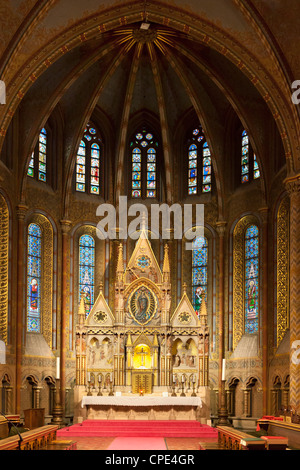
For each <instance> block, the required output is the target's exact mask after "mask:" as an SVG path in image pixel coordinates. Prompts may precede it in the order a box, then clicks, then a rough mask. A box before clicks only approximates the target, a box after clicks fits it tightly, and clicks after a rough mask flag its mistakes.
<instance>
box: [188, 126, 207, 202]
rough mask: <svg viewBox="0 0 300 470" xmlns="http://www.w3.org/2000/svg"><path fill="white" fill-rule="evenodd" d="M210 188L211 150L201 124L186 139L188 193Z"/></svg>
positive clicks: (203, 191)
mask: <svg viewBox="0 0 300 470" xmlns="http://www.w3.org/2000/svg"><path fill="white" fill-rule="evenodd" d="M211 190H212V162H211V152H210V149H209V146H208V143H207V142H206V140H205V136H204V133H203V130H202V127H201V126H198V127H197V128H195V129H193V131H192V135H191V136H190V137H189V139H188V194H189V195H195V194H200V193H210V192H211Z"/></svg>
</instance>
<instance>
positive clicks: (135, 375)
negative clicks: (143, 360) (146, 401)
mask: <svg viewBox="0 0 300 470" xmlns="http://www.w3.org/2000/svg"><path fill="white" fill-rule="evenodd" d="M131 383H132V393H138V394H143V395H144V394H146V393H152V370H133V371H132V382H131Z"/></svg>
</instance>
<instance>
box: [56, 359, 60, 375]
mask: <svg viewBox="0 0 300 470" xmlns="http://www.w3.org/2000/svg"><path fill="white" fill-rule="evenodd" d="M59 367H60V360H59V357H57V358H56V378H57V379H59V377H60V375H59V373H60V370H59Z"/></svg>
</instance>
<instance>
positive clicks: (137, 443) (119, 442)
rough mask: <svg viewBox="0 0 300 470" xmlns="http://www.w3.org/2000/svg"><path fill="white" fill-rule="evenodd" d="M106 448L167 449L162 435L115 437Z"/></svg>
mask: <svg viewBox="0 0 300 470" xmlns="http://www.w3.org/2000/svg"><path fill="white" fill-rule="evenodd" d="M107 450H167V447H166V443H165V441H164V439H163V438H162V437H139V438H138V439H137V438H136V437H116V438H115V439H114V440H113V442H112V443H111V444H110V445H109V447H108V448H107Z"/></svg>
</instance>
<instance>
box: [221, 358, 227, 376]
mask: <svg viewBox="0 0 300 470" xmlns="http://www.w3.org/2000/svg"><path fill="white" fill-rule="evenodd" d="M225 368H226V360H225V359H223V360H222V380H226V379H225Z"/></svg>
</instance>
